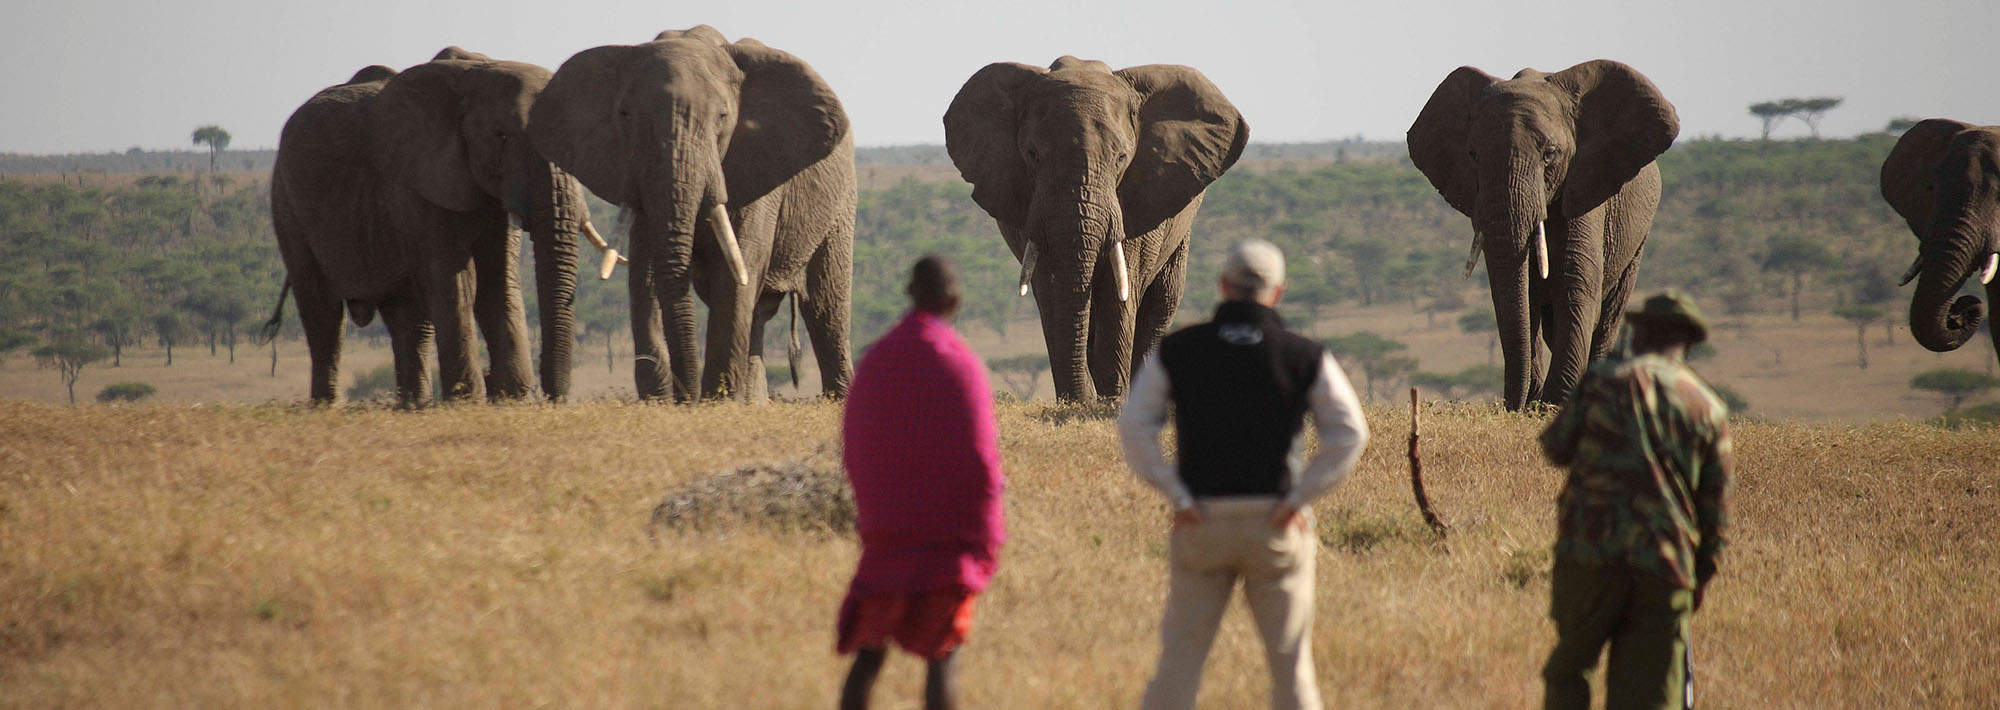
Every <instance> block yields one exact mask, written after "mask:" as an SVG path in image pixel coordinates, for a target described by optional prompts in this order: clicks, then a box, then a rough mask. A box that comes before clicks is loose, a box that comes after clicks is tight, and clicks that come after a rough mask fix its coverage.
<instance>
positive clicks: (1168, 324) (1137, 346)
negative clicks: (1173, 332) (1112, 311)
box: [1131, 241, 1188, 376]
mask: <svg viewBox="0 0 2000 710" xmlns="http://www.w3.org/2000/svg"><path fill="white" fill-rule="evenodd" d="M1187 260H1188V243H1187V242H1186V241H1182V242H1181V245H1180V248H1178V249H1175V250H1174V253H1173V255H1172V256H1169V257H1167V263H1166V264H1165V265H1164V266H1162V268H1161V269H1160V272H1159V275H1158V276H1155V277H1153V283H1152V284H1151V285H1149V286H1147V287H1146V290H1145V292H1144V294H1143V295H1141V296H1139V314H1138V316H1137V318H1136V321H1135V323H1134V325H1135V327H1134V328H1133V332H1132V370H1131V372H1132V374H1133V375H1134V376H1137V375H1138V373H1139V365H1140V363H1143V362H1145V361H1146V356H1147V355H1149V354H1152V352H1153V348H1156V347H1159V344H1160V339H1161V338H1164V337H1166V335H1167V329H1169V328H1172V327H1173V325H1174V311H1175V310H1176V309H1178V308H1179V306H1180V302H1181V291H1182V290H1183V289H1185V288H1186V287H1187Z"/></svg>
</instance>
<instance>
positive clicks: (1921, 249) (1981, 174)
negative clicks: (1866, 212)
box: [1882, 118, 2000, 352]
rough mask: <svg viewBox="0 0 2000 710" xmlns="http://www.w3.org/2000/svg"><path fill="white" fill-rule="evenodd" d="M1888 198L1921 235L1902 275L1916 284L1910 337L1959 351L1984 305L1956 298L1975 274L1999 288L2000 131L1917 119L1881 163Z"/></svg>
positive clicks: (1940, 348)
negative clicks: (1995, 281) (1995, 276)
mask: <svg viewBox="0 0 2000 710" xmlns="http://www.w3.org/2000/svg"><path fill="white" fill-rule="evenodd" d="M1882 197H1883V198H1885V199H1887V200H1888V201H1889V205H1890V206H1891V207H1894V208H1895V209H1896V213H1897V214H1899V215H1902V217H1903V220H1904V221H1905V222H1907V223H1908V224H1909V225H1910V231H1911V232H1912V233H1914V234H1916V235H1917V260H1916V263H1914V264H1911V265H1910V270H1909V271H1908V272H1907V273H1905V274H1904V275H1903V283H1906V284H1907V283H1909V282H1910V279H1912V278H1915V279H1917V293H1916V295H1915V296H1914V297H1912V298H1911V299H1910V333H1911V335H1914V336H1916V339H1917V342H1919V343H1922V344H1923V346H1924V347H1926V348H1929V349H1931V350H1934V351H1937V352H1945V351H1948V350H1956V349H1958V347H1959V346H1960V345H1964V344H1965V341H1966V340H1969V339H1971V338H1972V334H1973V333H1974V332H1976V331H1977V330H1978V329H1979V321H1980V319H1982V318H1984V317H1985V316H1986V307H1985V305H1984V304H1982V303H1980V302H1979V298H1978V297H1976V296H1963V297H1960V298H1958V299H1957V300H1953V299H1952V296H1954V295H1957V293H1958V289H1959V286H1960V285H1962V284H1964V283H1965V280H1966V278H1968V277H1970V276H1972V275H1973V274H1975V273H1976V274H1978V276H1979V279H1980V283H1983V284H1988V289H1989V291H1992V290H1995V289H1994V287H1993V286H1991V284H1992V281H1993V274H1994V270H1995V267H1996V265H2000V263H1996V262H2000V127H1996V126H1986V127H1978V126H1973V125H1970V124H1965V123H1960V122H1958V121H1951V120H1946V119H1942V118H1932V119H1928V120H1924V121H1921V122H1918V123H1917V125H1915V126H1912V127H1911V128H1910V130H1909V131H1908V132H1905V133H1904V134H1903V138H1902V139H1901V140H1898V141H1896V148H1895V149H1894V150H1891V151H1889V158H1888V159H1887V160H1885V161H1883V162H1882ZM1989 295H1990V294H1989ZM1995 337H1996V338H2000V335H1996V336H1995ZM1995 342H1996V343H2000V339H1997V340H1996V341H1995Z"/></svg>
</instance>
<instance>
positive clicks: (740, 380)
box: [528, 25, 855, 402]
mask: <svg viewBox="0 0 2000 710" xmlns="http://www.w3.org/2000/svg"><path fill="white" fill-rule="evenodd" d="M528 134H529V137H530V139H532V140H533V141H534V143H535V146H536V147H537V148H539V149H541V151H542V153H543V154H544V155H547V156H549V159H550V160H553V161H555V164H556V165H558V166H560V167H561V168H562V169H563V170H566V171H569V173H570V174H572V175H575V176H576V177H577V179H578V180H580V181H582V182H583V185H584V186H585V187H587V188H589V189H590V190H591V191H592V192H594V193H596V194H597V195H598V196H599V197H602V198H604V199H606V200H609V201H611V202H613V203H615V204H617V205H619V206H620V207H622V208H623V209H624V210H626V213H625V214H627V215H628V216H629V218H630V219H631V221H632V226H631V245H630V248H631V254H630V256H631V262H632V268H631V273H630V274H629V275H628V279H629V280H628V283H627V288H628V291H629V293H630V294H631V299H632V302H631V306H632V338H633V342H634V346H633V350H634V359H635V361H636V362H635V366H634V368H633V369H634V381H635V384H636V386H637V388H638V393H639V397H640V398H641V399H646V400H654V399H662V398H665V397H666V396H668V392H669V387H670V386H671V392H672V396H673V398H674V400H675V401H677V402H687V401H691V400H693V399H696V398H697V395H696V388H695V387H696V377H697V375H699V377H700V390H699V393H700V394H699V398H715V397H723V396H729V397H735V398H739V399H747V400H750V401H761V400H763V399H764V398H765V397H766V396H767V392H766V385H765V374H764V367H763V355H762V349H763V342H764V337H763V336H764V324H765V323H766V322H767V321H768V320H770V318H771V316H773V315H775V314H776V313H777V310H778V306H779V304H780V303H781V301H782V299H783V298H784V297H785V296H787V295H789V296H791V297H792V308H793V313H794V316H793V323H794V327H796V324H797V322H798V320H799V318H798V312H799V311H801V310H803V311H804V316H805V318H804V320H805V326H806V332H807V335H808V336H810V337H811V339H812V345H813V351H814V355H815V357H816V358H817V360H818V363H819V368H820V387H821V390H822V393H823V396H829V397H834V398H838V397H841V396H844V395H845V394H846V392H847V384H848V380H849V379H851V378H852V376H853V367H852V365H851V363H850V362H849V356H848V319H849V308H850V290H849V289H850V286H849V282H850V281H851V280H852V279H853V273H854V267H853V261H854V209H855V183H854V142H853V136H852V135H851V133H850V130H849V126H848V119H847V112H846V111H845V109H843V108H842V107H841V104H840V99H839V98H838V97H836V96H835V95H834V92H833V89H832V87H829V86H828V85H827V83H826V81H825V80H823V79H821V78H820V76H819V74H818V73H817V72H815V71H813V69H812V67H811V66H808V65H807V64H806V63H805V62H804V61H802V60H800V59H799V58H798V57H795V56H792V55H791V54H788V53H785V52H782V51H779V50H776V49H772V48H770V47H768V46H765V45H764V44H763V43H761V42H758V41H756V40H754V39H748V38H744V39H740V40H738V41H736V42H734V43H731V42H730V41H728V39H726V38H725V37H723V35H722V33H721V32H718V31H716V29H715V28H713V27H709V26H707V25H699V26H696V27H693V28H690V29H687V30H669V31H666V32H661V33H660V34H659V35H658V36H657V37H656V38H655V39H654V40H653V41H651V42H647V43H644V44H638V45H611V46H603V47H596V48H593V49H587V50H584V51H582V52H579V53H577V54H576V55H575V56H572V57H570V58H569V60H568V61H565V62H563V64H562V66H561V67H559V68H557V69H556V73H555V76H554V77H553V78H551V79H550V80H549V84H548V86H547V87H546V88H545V89H543V91H542V93H541V96H540V97H539V98H538V99H536V101H535V106H534V109H533V112H532V113H531V114H530V116H529V121H528ZM697 295H698V296H699V297H700V298H701V299H702V301H703V302H704V303H706V304H707V305H708V308H709V318H708V335H707V352H706V354H705V356H704V359H703V361H702V362H701V363H700V364H699V366H698V365H697V362H696V360H695V357H696V343H695V336H696V327H695V325H696V324H695V306H694V297H695V296H697ZM792 342H793V347H792V357H793V361H794V367H793V372H794V373H796V372H797V371H798V368H797V359H798V354H799V348H798V345H797V343H798V339H797V335H796V334H794V335H793V338H792ZM669 375H671V379H669ZM795 376H796V375H795Z"/></svg>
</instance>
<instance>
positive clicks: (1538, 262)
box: [1535, 222, 1549, 279]
mask: <svg viewBox="0 0 2000 710" xmlns="http://www.w3.org/2000/svg"><path fill="white" fill-rule="evenodd" d="M1535 270H1536V271H1538V272H1540V273H1541V275H1542V278H1545V279H1546V278H1548V277H1549V236H1548V230H1547V228H1546V227H1543V226H1542V223H1540V222H1536V223H1535Z"/></svg>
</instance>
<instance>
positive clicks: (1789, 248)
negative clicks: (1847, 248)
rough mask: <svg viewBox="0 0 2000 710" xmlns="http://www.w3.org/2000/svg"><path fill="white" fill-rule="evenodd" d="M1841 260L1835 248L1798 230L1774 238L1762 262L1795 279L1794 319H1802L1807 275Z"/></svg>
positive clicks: (1764, 266) (1793, 289)
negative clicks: (1834, 251) (1797, 233)
mask: <svg viewBox="0 0 2000 710" xmlns="http://www.w3.org/2000/svg"><path fill="white" fill-rule="evenodd" d="M1838 263H1839V260H1838V259H1835V258H1834V256H1833V252H1830V251H1827V249H1826V247H1825V246H1824V245H1822V244H1820V243H1819V242H1816V241H1813V240H1811V239H1807V238H1805V237H1801V236H1798V235H1795V234H1781V235H1778V236H1775V237H1772V238H1771V241H1770V250H1769V251H1766V252H1765V253H1764V261H1763V264H1762V265H1761V266H1762V267H1763V269H1764V270H1765V271H1768V272H1776V273H1782V274H1785V275H1787V276H1790V277H1791V280H1792V289H1791V290H1792V320H1795V321H1796V320H1798V319H1799V292H1800V291H1803V290H1805V284H1806V277H1807V276H1809V275H1811V274H1812V273H1813V272H1815V271H1819V270H1820V269H1825V268H1828V267H1831V266H1834V265H1836V264H1838Z"/></svg>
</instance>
